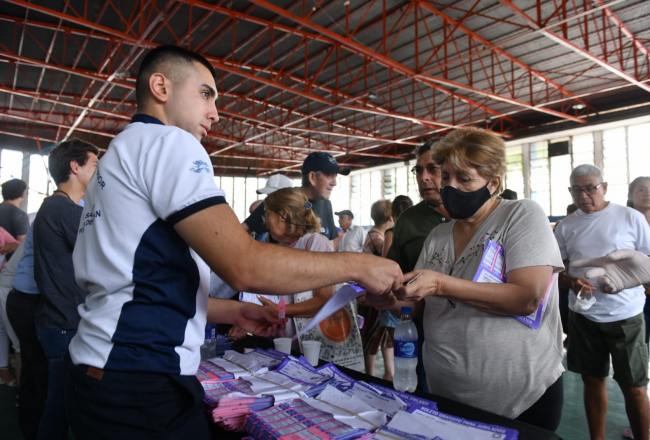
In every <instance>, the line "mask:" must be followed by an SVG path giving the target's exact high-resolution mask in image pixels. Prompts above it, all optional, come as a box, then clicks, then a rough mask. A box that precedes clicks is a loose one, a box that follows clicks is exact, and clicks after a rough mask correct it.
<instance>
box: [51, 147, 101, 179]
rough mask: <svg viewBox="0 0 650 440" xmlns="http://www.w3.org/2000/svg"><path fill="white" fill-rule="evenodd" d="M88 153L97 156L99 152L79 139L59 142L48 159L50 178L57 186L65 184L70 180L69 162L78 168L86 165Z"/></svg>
mask: <svg viewBox="0 0 650 440" xmlns="http://www.w3.org/2000/svg"><path fill="white" fill-rule="evenodd" d="M88 153H90V154H95V155H96V154H99V150H98V149H97V147H95V146H94V145H92V144H89V143H88V142H84V141H82V140H80V139H71V140H69V141H65V142H61V143H60V144H59V145H57V146H56V147H55V148H54V149H53V150H52V151H51V152H50V157H49V158H48V165H49V167H50V176H52V179H54V183H56V184H57V185H58V184H60V183H63V182H67V181H68V179H69V178H70V162H71V161H73V160H74V161H75V162H77V163H78V164H79V166H80V167H82V166H84V165H86V162H87V161H88Z"/></svg>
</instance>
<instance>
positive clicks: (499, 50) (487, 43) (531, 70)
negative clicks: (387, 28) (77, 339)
mask: <svg viewBox="0 0 650 440" xmlns="http://www.w3.org/2000/svg"><path fill="white" fill-rule="evenodd" d="M599 1H602V0H599ZM413 2H414V3H415V4H416V5H417V6H418V7H420V8H422V9H425V10H427V11H429V12H431V13H432V14H435V15H436V16H438V17H439V18H440V19H442V20H443V21H445V22H446V23H448V24H450V25H452V26H454V27H456V28H457V29H459V30H460V31H462V32H463V33H464V34H466V35H468V36H469V37H470V38H472V39H473V40H475V41H478V42H479V43H481V44H482V45H483V46H485V47H487V48H488V49H490V50H491V51H492V52H494V53H495V54H497V55H499V56H501V57H504V58H506V59H507V60H509V61H511V62H512V63H513V64H515V65H516V66H518V67H519V68H521V69H523V70H524V71H526V72H528V73H529V74H530V75H532V76H534V77H535V78H537V79H538V80H540V81H542V82H543V83H545V84H548V85H550V86H551V87H553V88H554V89H556V90H558V91H559V92H560V93H562V94H563V95H564V96H566V97H568V98H573V99H575V100H576V101H577V102H580V103H581V104H583V105H585V106H586V105H587V103H586V102H585V101H584V100H582V99H580V98H579V97H577V96H576V95H575V94H574V93H573V92H571V91H570V90H568V89H567V88H566V87H564V86H563V85H562V84H560V83H558V82H556V81H554V80H552V79H551V78H549V77H547V76H546V75H544V74H543V73H541V72H540V71H538V70H537V69H534V68H532V67H531V66H529V65H528V64H526V63H524V62H523V61H522V60H520V59H519V58H517V57H515V56H514V55H512V54H511V53H509V52H507V51H506V50H504V49H502V48H501V47H499V46H497V45H496V44H494V43H492V42H491V41H490V40H488V39H487V38H484V37H482V36H481V35H479V34H478V33H476V32H474V31H472V30H471V29H469V28H468V27H467V26H465V25H463V24H462V23H461V22H459V21H458V20H455V19H453V18H452V17H450V16H449V15H447V14H445V13H444V12H442V11H441V10H440V9H438V8H436V7H435V6H434V5H433V4H431V3H430V2H428V1H422V0H413Z"/></svg>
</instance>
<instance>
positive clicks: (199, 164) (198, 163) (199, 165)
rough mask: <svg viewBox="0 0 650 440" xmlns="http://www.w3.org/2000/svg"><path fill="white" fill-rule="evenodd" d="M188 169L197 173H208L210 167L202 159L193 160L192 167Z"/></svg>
mask: <svg viewBox="0 0 650 440" xmlns="http://www.w3.org/2000/svg"><path fill="white" fill-rule="evenodd" d="M190 171H193V172H195V173H197V174H199V173H203V172H205V173H209V172H210V167H209V166H208V163H207V162H206V161H204V160H195V161H194V162H192V168H190Z"/></svg>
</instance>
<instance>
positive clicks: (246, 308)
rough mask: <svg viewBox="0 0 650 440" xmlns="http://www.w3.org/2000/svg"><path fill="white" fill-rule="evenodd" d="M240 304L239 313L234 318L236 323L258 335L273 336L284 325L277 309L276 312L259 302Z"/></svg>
mask: <svg viewBox="0 0 650 440" xmlns="http://www.w3.org/2000/svg"><path fill="white" fill-rule="evenodd" d="M239 304H240V306H239V313H238V314H237V316H236V317H235V318H234V324H235V325H236V326H238V327H240V328H242V329H243V330H245V331H247V332H249V333H252V334H254V335H257V336H273V335H275V334H277V332H278V330H279V329H280V328H281V327H282V326H283V324H282V321H281V320H280V318H278V314H277V310H276V312H275V313H274V312H273V310H272V309H270V308H268V307H262V306H258V305H257V304H253V303H245V302H242V303H239Z"/></svg>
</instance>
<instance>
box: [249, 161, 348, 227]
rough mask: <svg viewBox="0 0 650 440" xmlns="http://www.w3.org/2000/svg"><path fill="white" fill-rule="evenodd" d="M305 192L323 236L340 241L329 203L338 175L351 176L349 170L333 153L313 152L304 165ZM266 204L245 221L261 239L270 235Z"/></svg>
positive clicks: (303, 184)
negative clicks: (265, 213) (318, 220)
mask: <svg viewBox="0 0 650 440" xmlns="http://www.w3.org/2000/svg"><path fill="white" fill-rule="evenodd" d="M300 171H301V173H302V190H303V191H304V192H305V194H306V195H307V197H308V198H309V201H310V202H311V204H312V209H313V210H314V212H315V213H316V215H317V216H318V217H319V218H320V222H321V234H323V235H325V236H326V237H327V238H329V239H330V240H334V239H335V238H336V225H335V224H334V215H333V213H332V203H331V202H330V201H329V198H330V195H331V194H332V189H334V187H335V186H336V176H337V175H339V174H342V175H344V176H347V175H348V174H350V169H349V168H340V167H339V164H338V163H337V162H336V159H334V157H333V156H332V155H331V154H328V153H325V152H322V151H315V152H313V153H310V154H309V155H308V156H307V157H306V158H305V161H304V162H303V163H302V168H301V170H300ZM263 217H264V205H263V204H262V205H260V206H259V207H258V208H257V209H256V210H255V211H253V213H252V214H251V215H250V216H249V217H248V218H247V219H246V220H244V226H245V227H246V228H247V229H248V230H249V231H250V232H255V235H256V236H260V235H262V234H263V233H265V232H266V226H265V225H264V221H263Z"/></svg>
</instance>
